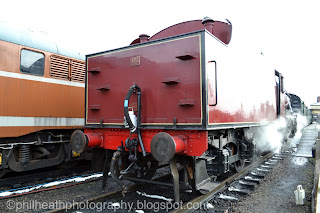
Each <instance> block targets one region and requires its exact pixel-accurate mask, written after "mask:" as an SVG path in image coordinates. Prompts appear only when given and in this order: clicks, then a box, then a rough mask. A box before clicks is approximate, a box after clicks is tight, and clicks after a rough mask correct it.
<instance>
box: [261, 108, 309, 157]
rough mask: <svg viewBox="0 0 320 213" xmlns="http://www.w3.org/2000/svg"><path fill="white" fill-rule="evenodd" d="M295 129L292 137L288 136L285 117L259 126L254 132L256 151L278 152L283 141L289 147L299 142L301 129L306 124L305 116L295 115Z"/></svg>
mask: <svg viewBox="0 0 320 213" xmlns="http://www.w3.org/2000/svg"><path fill="white" fill-rule="evenodd" d="M296 121H297V131H296V133H295V136H294V137H293V138H288V136H289V131H288V128H287V122H286V119H285V118H283V117H281V118H279V119H277V120H276V121H275V122H273V123H271V124H270V125H267V126H264V127H262V128H259V129H258V130H257V131H256V132H255V142H256V148H257V151H260V152H266V151H273V152H275V153H279V152H280V150H281V147H282V145H283V143H284V142H287V145H289V146H290V147H296V144H298V143H299V141H300V139H301V136H302V130H303V129H304V127H305V126H306V125H307V124H308V122H307V119H306V117H305V116H302V115H300V114H298V115H297V118H296Z"/></svg>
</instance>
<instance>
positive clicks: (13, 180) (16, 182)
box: [0, 165, 90, 188]
mask: <svg viewBox="0 0 320 213" xmlns="http://www.w3.org/2000/svg"><path fill="white" fill-rule="evenodd" d="M89 170H90V165H83V166H77V167H75V168H72V169H70V168H66V169H51V170H49V169H48V168H46V169H45V170H40V171H32V172H28V173H26V174H23V175H18V176H12V177H7V178H2V179H0V187H12V188H17V187H20V186H22V185H24V184H26V183H30V182H35V181H37V180H53V179H54V178H56V177H59V176H70V174H77V173H78V174H79V173H82V172H85V171H89Z"/></svg>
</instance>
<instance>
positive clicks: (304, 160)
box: [292, 157, 308, 166]
mask: <svg viewBox="0 0 320 213" xmlns="http://www.w3.org/2000/svg"><path fill="white" fill-rule="evenodd" d="M292 162H293V163H294V164H295V165H297V166H303V165H305V164H306V163H307V162H308V158H304V157H294V158H293V159H292Z"/></svg>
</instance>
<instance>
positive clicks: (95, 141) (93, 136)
mask: <svg viewBox="0 0 320 213" xmlns="http://www.w3.org/2000/svg"><path fill="white" fill-rule="evenodd" d="M85 135H86V136H87V138H88V145H87V147H89V148H95V147H100V146H101V145H102V142H103V136H102V134H101V133H100V132H97V133H90V134H85Z"/></svg>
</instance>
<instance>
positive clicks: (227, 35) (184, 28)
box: [131, 19, 232, 45]
mask: <svg viewBox="0 0 320 213" xmlns="http://www.w3.org/2000/svg"><path fill="white" fill-rule="evenodd" d="M208 20H209V19H205V20H193V21H187V22H182V23H179V24H176V25H173V26H171V27H168V28H166V29H164V30H161V31H160V32H158V33H156V34H155V35H153V36H152V37H150V38H149V39H148V40H149V41H153V40H157V39H161V38H167V37H170V36H175V35H180V34H184V33H190V32H194V31H198V30H203V29H206V30H208V31H209V32H210V33H212V34H213V35H214V36H216V37H217V38H218V39H220V40H221V41H222V42H223V43H225V44H229V43H230V40H231V32H232V25H231V24H229V23H226V22H222V21H214V22H213V23H212V22H210V21H208ZM203 22H204V23H203ZM140 42H141V41H140V38H137V39H135V40H134V41H133V42H132V43H131V45H132V44H137V43H140Z"/></svg>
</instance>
